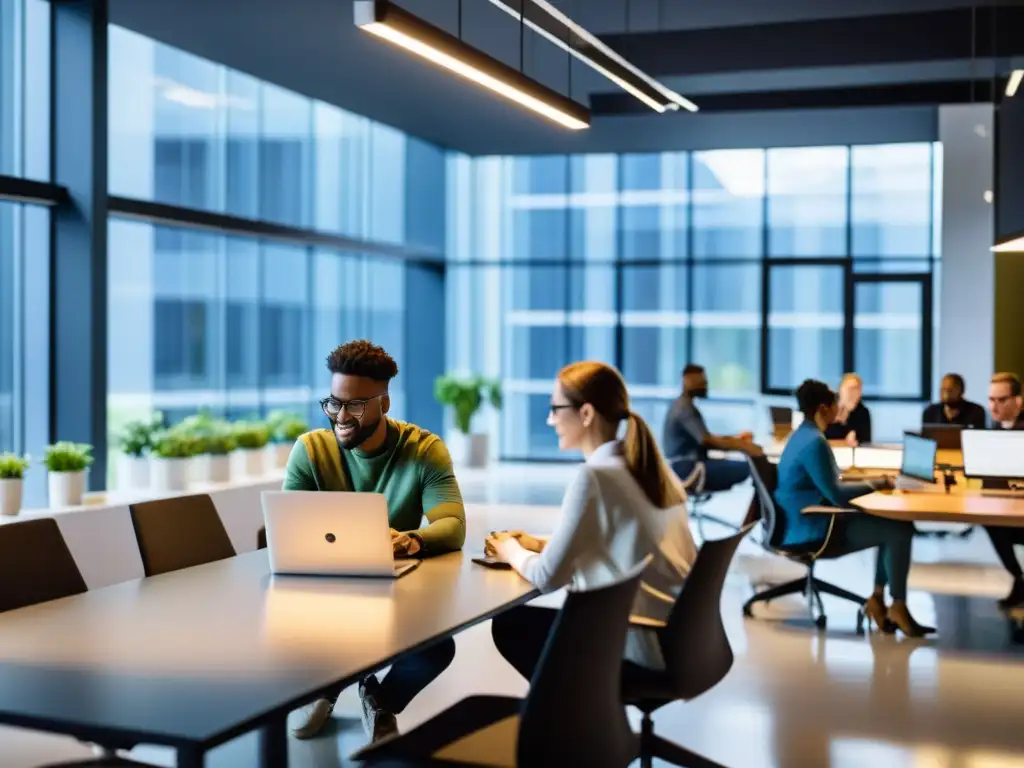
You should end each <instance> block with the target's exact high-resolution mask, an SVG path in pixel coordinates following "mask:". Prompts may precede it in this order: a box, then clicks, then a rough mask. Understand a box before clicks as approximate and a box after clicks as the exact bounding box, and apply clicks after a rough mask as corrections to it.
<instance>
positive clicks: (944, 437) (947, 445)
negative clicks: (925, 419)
mask: <svg viewBox="0 0 1024 768" xmlns="http://www.w3.org/2000/svg"><path fill="white" fill-rule="evenodd" d="M963 431H964V428H963V426H962V425H960V424H925V425H923V426H922V427H921V436H922V437H927V438H929V439H930V440H934V441H935V444H936V445H937V446H938V447H939V448H941V449H942V450H950V451H959V450H960V433H961V432H963Z"/></svg>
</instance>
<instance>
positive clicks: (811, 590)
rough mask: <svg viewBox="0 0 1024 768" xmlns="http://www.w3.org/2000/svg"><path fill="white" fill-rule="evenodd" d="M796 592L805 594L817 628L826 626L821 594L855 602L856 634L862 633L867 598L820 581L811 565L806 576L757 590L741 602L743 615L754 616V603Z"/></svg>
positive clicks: (795, 593)
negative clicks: (761, 590) (744, 601)
mask: <svg viewBox="0 0 1024 768" xmlns="http://www.w3.org/2000/svg"><path fill="white" fill-rule="evenodd" d="M798 594H803V595H806V596H807V609H808V612H809V614H810V618H811V621H813V622H814V625H815V626H816V627H818V629H825V628H826V627H827V626H828V617H827V616H826V615H825V606H824V604H823V603H822V601H821V596H822V595H823V594H824V595H831V596H832V597H838V598H840V599H842V600H847V601H849V602H851V603H855V604H856V605H857V634H858V635H860V634H863V633H864V603H866V602H867V598H865V597H861V596H860V595H857V594H854V593H853V592H850V591H849V590H846V589H843V588H842V587H837V586H836V585H835V584H832V583H830V582H828V581H822V580H821V579H819V578H816V577H815V576H814V568H813V566H812V567H811V568H809V569H808V570H807V576H806V577H804V578H802V579H793V580H792V581H787V582H785V583H784V584H777V585H776V586H774V587H769V588H768V589H766V590H764V591H763V592H758V593H757V594H756V595H754V596H753V597H751V598H750V599H749V600H747V602H746V603H744V604H743V615H744V616H746V617H748V618H752V617H753V616H754V612H753V610H752V606H753V605H754V603H770V602H771V601H772V600H774V599H775V598H777V597H785V596H786V595H798ZM815 609H817V610H815Z"/></svg>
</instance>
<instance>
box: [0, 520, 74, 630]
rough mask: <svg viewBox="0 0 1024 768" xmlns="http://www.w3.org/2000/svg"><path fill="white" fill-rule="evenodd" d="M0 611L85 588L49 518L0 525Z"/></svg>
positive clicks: (71, 593)
mask: <svg viewBox="0 0 1024 768" xmlns="http://www.w3.org/2000/svg"><path fill="white" fill-rule="evenodd" d="M0 583H2V584H3V585H4V586H3V589H0V613H3V612H4V611H13V610H15V609H16V608H25V607H27V606H29V605H36V604H38V603H45V602H46V601H48V600H56V599H58V598H61V597H70V596H71V595H80V594H82V593H83V592H85V591H86V586H85V579H83V578H82V574H81V572H80V571H79V570H78V565H76V564H75V559H74V558H73V557H72V556H71V550H69V549H68V545H67V544H66V543H65V542H64V537H63V536H62V535H61V533H60V528H58V527H57V521H56V520H54V519H53V518H52V517H46V518H42V519H39V520H25V521H23V522H18V523H9V524H7V525H0Z"/></svg>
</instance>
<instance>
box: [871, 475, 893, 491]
mask: <svg viewBox="0 0 1024 768" xmlns="http://www.w3.org/2000/svg"><path fill="white" fill-rule="evenodd" d="M872 485H873V486H874V488H875V490H876V491H891V490H892V489H893V488H895V487H896V479H895V478H894V477H893V476H892V475H882V476H881V477H880V478H878V479H877V480H875V482H874V483H872Z"/></svg>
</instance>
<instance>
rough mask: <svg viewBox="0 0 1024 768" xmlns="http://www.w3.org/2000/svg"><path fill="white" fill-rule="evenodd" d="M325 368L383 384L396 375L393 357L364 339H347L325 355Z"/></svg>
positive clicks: (396, 370)
mask: <svg viewBox="0 0 1024 768" xmlns="http://www.w3.org/2000/svg"><path fill="white" fill-rule="evenodd" d="M327 369H328V370H329V371H330V372H331V373H340V374H344V375H345V376H362V377H364V378H367V379H373V380H374V381H382V382H384V383H385V384H386V383H387V382H389V381H391V380H392V379H393V378H395V376H397V375H398V364H397V363H396V362H395V359H394V358H393V357H391V355H389V354H388V353H387V352H385V351H384V348H383V347H378V346H377V345H376V344H373V343H371V342H369V341H367V340H366V339H359V340H358V341H347V342H345V343H344V344H342V345H341V346H339V347H338V348H337V349H335V350H334V351H333V352H331V354H329V355H328V356H327Z"/></svg>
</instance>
